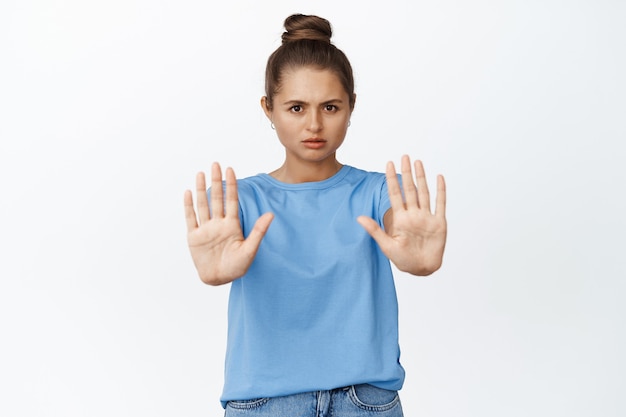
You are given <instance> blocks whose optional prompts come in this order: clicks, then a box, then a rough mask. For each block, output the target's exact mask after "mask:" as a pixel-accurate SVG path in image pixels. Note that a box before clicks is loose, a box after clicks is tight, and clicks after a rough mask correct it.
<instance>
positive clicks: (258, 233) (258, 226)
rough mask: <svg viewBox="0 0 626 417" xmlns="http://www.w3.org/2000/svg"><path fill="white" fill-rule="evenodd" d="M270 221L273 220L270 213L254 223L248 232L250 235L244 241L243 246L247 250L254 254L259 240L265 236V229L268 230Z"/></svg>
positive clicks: (272, 215)
mask: <svg viewBox="0 0 626 417" xmlns="http://www.w3.org/2000/svg"><path fill="white" fill-rule="evenodd" d="M272 220H274V214H272V213H265V214H264V215H262V216H261V217H259V218H258V219H257V221H256V223H254V227H253V228H252V230H251V231H250V234H249V235H248V237H247V238H246V240H245V241H244V245H245V246H246V249H247V250H249V251H251V252H252V253H255V254H256V251H257V249H258V248H259V245H260V244H261V240H263V237H264V236H265V233H266V232H267V229H269V227H270V223H272Z"/></svg>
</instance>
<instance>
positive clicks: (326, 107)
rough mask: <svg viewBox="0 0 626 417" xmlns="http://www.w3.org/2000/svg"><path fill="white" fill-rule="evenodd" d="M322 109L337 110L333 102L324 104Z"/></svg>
mask: <svg viewBox="0 0 626 417" xmlns="http://www.w3.org/2000/svg"><path fill="white" fill-rule="evenodd" d="M324 109H325V110H326V111H336V110H337V106H335V105H334V104H327V105H325V106H324Z"/></svg>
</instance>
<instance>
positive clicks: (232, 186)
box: [226, 168, 239, 217]
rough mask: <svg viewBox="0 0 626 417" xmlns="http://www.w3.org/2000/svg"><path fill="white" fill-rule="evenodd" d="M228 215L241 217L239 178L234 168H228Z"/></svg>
mask: <svg viewBox="0 0 626 417" xmlns="http://www.w3.org/2000/svg"><path fill="white" fill-rule="evenodd" d="M226 217H239V197H238V194H237V178H236V177H235V171H233V169H232V168H226Z"/></svg>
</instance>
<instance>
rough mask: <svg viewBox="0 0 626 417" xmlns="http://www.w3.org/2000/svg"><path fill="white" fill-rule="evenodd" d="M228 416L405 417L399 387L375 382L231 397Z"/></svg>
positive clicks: (228, 404)
mask: <svg viewBox="0 0 626 417" xmlns="http://www.w3.org/2000/svg"><path fill="white" fill-rule="evenodd" d="M225 416H226V417H248V416H250V417H252V416H254V417H330V416H332V417H360V416H372V417H373V416H380V417H402V416H403V414H402V405H401V404H400V397H399V396H398V393H397V392H396V391H388V390H385V389H382V388H376V387H374V386H372V385H368V384H362V385H353V386H350V387H345V388H337V389H334V390H330V391H313V392H306V393H302V394H294V395H288V396H286V397H275V398H257V399H253V400H246V401H229V402H228V403H227V404H226V413H225Z"/></svg>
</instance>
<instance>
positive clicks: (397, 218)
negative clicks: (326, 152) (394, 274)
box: [357, 155, 447, 275]
mask: <svg viewBox="0 0 626 417" xmlns="http://www.w3.org/2000/svg"><path fill="white" fill-rule="evenodd" d="M414 165H415V180H416V181H415V182H417V187H416V185H415V182H414V181H413V173H412V170H411V160H410V159H409V157H408V156H407V155H404V156H403V157H402V166H401V171H402V190H403V191H404V198H402V191H401V189H400V184H399V183H398V178H397V176H396V169H395V167H394V165H393V163H392V162H389V163H387V170H386V176H387V187H388V191H389V200H390V202H391V208H390V209H389V210H388V211H387V213H386V214H385V217H384V220H383V221H384V225H385V230H383V229H381V228H380V226H379V225H378V223H376V222H375V221H374V220H373V219H371V218H369V217H366V216H360V217H359V218H358V219H357V221H358V222H359V223H360V224H361V226H363V227H364V228H365V230H367V232H368V233H369V234H370V235H371V236H372V238H374V240H376V242H377V243H378V246H379V247H380V249H381V250H382V251H383V253H384V254H385V255H386V256H387V257H388V258H389V259H390V260H391V261H392V262H393V263H394V264H395V265H396V267H397V268H398V269H399V270H401V271H404V272H408V273H411V274H413V275H430V274H432V273H433V272H435V271H436V270H437V269H439V268H440V267H441V263H442V260H443V252H444V248H445V245H446V234H447V223H446V214H445V211H446V185H445V181H444V179H443V176H441V175H439V176H438V177H437V199H436V204H435V212H434V214H433V213H432V212H431V208H430V194H429V192H428V186H427V185H426V176H425V174H424V167H423V165H422V163H421V162H420V161H415V164H414Z"/></svg>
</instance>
